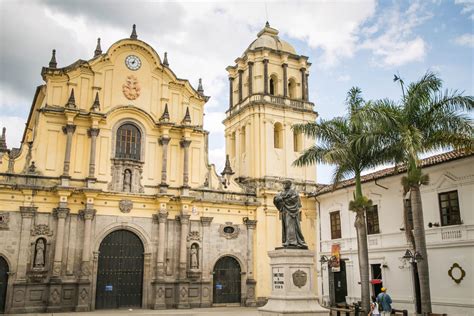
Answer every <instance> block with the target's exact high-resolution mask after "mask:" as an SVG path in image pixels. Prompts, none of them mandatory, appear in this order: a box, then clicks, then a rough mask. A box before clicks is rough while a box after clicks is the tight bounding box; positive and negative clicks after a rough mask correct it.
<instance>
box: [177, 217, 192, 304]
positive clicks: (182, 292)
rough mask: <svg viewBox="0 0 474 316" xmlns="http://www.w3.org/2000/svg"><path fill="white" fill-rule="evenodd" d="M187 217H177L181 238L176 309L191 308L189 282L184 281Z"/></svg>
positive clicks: (187, 229)
mask: <svg viewBox="0 0 474 316" xmlns="http://www.w3.org/2000/svg"><path fill="white" fill-rule="evenodd" d="M189 217H190V215H187V214H181V215H180V216H179V222H180V224H181V236H180V240H179V276H178V294H177V296H178V300H177V301H178V302H177V303H178V305H177V307H178V308H190V307H191V306H190V305H189V281H188V280H186V265H187V259H188V254H187V247H186V237H187V235H188V232H189Z"/></svg>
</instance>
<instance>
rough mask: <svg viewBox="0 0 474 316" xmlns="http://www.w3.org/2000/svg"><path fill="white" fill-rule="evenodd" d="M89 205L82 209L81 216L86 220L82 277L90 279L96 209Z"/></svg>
mask: <svg viewBox="0 0 474 316" xmlns="http://www.w3.org/2000/svg"><path fill="white" fill-rule="evenodd" d="M88 206H89V205H87V206H86V209H84V210H81V212H80V216H81V218H82V219H83V220H84V240H83V247H82V261H81V278H82V279H87V280H89V278H90V275H91V268H92V263H91V256H90V255H91V231H92V220H93V219H94V216H95V213H96V210H95V209H93V208H91V207H90V206H89V207H88Z"/></svg>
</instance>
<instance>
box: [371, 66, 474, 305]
mask: <svg viewBox="0 0 474 316" xmlns="http://www.w3.org/2000/svg"><path fill="white" fill-rule="evenodd" d="M394 81H397V82H399V83H400V85H401V89H402V99H401V100H400V102H398V103H396V102H393V101H391V100H380V101H377V102H375V103H374V104H373V106H372V107H371V110H369V112H372V114H374V116H372V119H371V121H372V122H376V123H377V124H378V125H379V129H380V130H385V131H387V136H388V139H387V140H386V141H385V142H386V148H385V150H386V154H387V155H389V156H391V159H390V160H391V162H394V163H395V164H396V165H397V164H400V163H403V164H405V166H406V169H407V176H406V177H404V178H403V179H402V185H403V187H404V191H405V193H408V192H409V196H410V205H411V210H412V216H413V227H409V225H408V224H407V220H405V223H406V227H405V229H406V230H407V231H408V232H407V237H408V238H409V240H410V235H411V228H412V229H413V239H414V245H415V249H414V250H415V251H417V252H418V253H419V254H421V256H422V259H421V260H418V262H417V267H418V275H419V280H420V292H421V308H422V313H429V312H431V297H430V282H429V267H428V253H427V250H426V239H425V229H424V221H423V208H422V203H421V195H420V186H422V185H426V184H428V181H429V177H428V175H425V174H423V172H422V170H421V166H420V164H419V162H420V159H419V155H422V154H425V153H428V152H430V151H433V150H446V149H449V148H453V147H454V148H457V149H459V148H465V149H466V148H467V149H468V150H470V149H472V147H473V120H472V119H471V118H470V117H469V116H468V115H466V114H465V113H464V112H463V111H466V110H467V111H471V110H472V109H473V108H474V98H473V97H472V96H463V95H462V93H459V92H458V91H456V90H455V91H445V92H444V93H443V92H442V91H441V87H442V81H441V79H440V78H438V77H437V76H436V75H435V74H433V73H431V72H427V73H426V74H425V75H424V76H423V77H422V78H421V79H420V80H419V81H417V82H414V83H411V84H410V85H408V87H406V88H405V86H404V82H403V81H402V80H401V78H400V77H399V76H395V78H394ZM387 162H388V161H387ZM406 211H407V207H405V212H406ZM407 217H408V216H407V214H404V218H405V219H407Z"/></svg>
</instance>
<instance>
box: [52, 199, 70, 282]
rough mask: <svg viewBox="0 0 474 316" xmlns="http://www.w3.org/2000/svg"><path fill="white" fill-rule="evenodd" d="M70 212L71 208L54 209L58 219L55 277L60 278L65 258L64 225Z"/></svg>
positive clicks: (54, 265)
mask: <svg viewBox="0 0 474 316" xmlns="http://www.w3.org/2000/svg"><path fill="white" fill-rule="evenodd" d="M68 214H69V208H67V207H58V208H55V209H54V215H55V216H56V218H57V219H58V225H57V228H56V244H55V247H54V261H53V277H54V278H59V277H60V276H61V268H62V258H63V243H64V225H65V222H66V218H67V216H68Z"/></svg>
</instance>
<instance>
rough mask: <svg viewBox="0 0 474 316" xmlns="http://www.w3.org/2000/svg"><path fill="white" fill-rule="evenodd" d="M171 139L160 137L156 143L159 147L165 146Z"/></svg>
mask: <svg viewBox="0 0 474 316" xmlns="http://www.w3.org/2000/svg"><path fill="white" fill-rule="evenodd" d="M170 140H171V138H170V137H169V136H164V135H163V136H160V137H159V138H158V143H159V144H160V145H161V146H166V145H168V143H169V142H170Z"/></svg>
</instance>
